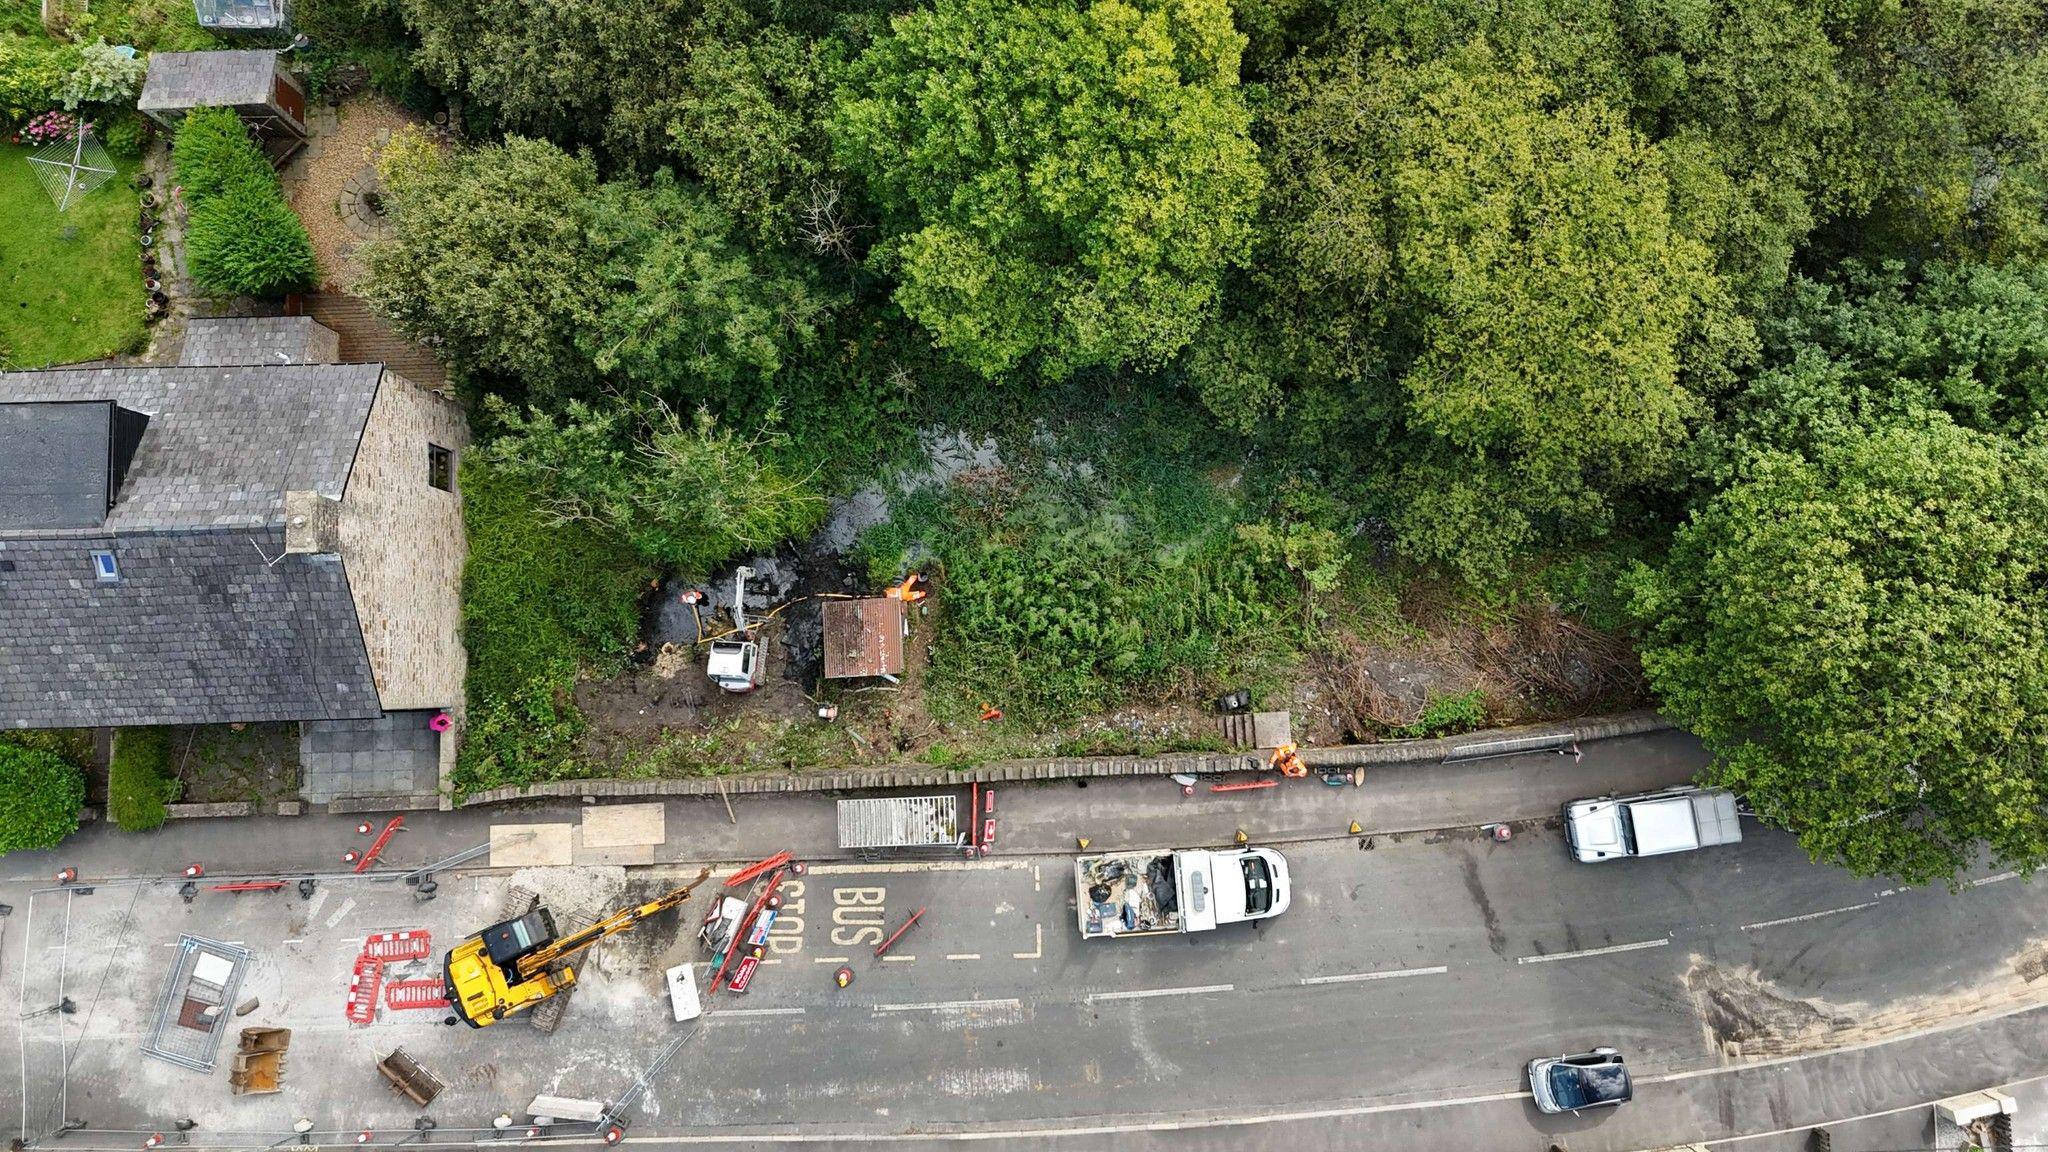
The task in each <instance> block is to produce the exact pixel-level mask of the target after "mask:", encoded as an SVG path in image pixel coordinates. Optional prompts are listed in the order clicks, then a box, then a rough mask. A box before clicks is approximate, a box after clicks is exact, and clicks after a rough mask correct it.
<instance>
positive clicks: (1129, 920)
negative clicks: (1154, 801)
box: [1074, 848, 1292, 940]
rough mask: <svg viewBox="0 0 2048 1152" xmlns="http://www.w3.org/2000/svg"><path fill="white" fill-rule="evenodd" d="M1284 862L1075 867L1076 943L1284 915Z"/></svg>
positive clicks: (1269, 853)
mask: <svg viewBox="0 0 2048 1152" xmlns="http://www.w3.org/2000/svg"><path fill="white" fill-rule="evenodd" d="M1291 896H1292V891H1291V890H1290V888H1289V887H1288V882H1287V860H1286V858H1285V857H1283V856H1281V855H1280V854H1279V853H1278V852H1275V851H1273V850H1272V849H1271V848H1233V849H1229V850H1227V851H1220V852H1213V851H1207V850H1204V849H1200V848H1183V849H1178V850H1174V851H1166V852H1127V853H1120V854H1109V855H1102V856H1082V857H1080V858H1079V859H1077V860H1075V861H1074V910H1075V913H1076V915H1078V916H1079V918H1080V922H1081V936H1082V938H1084V939H1088V940H1096V939H1100V938H1102V937H1105V936H1149V935H1159V934H1161V933H1166V932H1207V931H1208V930H1210V929H1211V928H1214V927H1216V926H1217V925H1219V924H1235V923H1237V922H1239V921H1242V920H1264V919H1266V918H1267V917H1269V916H1278V915H1279V914H1281V913H1282V912H1285V911H1287V903H1288V900H1289V899H1290V898H1291Z"/></svg>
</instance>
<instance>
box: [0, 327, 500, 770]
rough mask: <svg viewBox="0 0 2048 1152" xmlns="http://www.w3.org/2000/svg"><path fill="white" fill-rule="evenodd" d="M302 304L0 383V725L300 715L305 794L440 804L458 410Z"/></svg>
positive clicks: (447, 758) (455, 553) (457, 580)
mask: <svg viewBox="0 0 2048 1152" xmlns="http://www.w3.org/2000/svg"><path fill="white" fill-rule="evenodd" d="M337 351H338V341H337V339H336V337H335V334H334V333H333V332H332V331H331V330H329V329H327V328H324V327H322V326H321V325H319V324H317V323H315V322H313V321H312V320H310V319H306V318H303V317H279V318H267V319H230V320H195V321H193V322H192V325H191V328H190V331H189V333H188V337H187V341H186V345H185V350H184V356H183V358H182V359H181V361H180V363H179V364H178V365H177V366H175V367H78V368H62V369H53V370H49V371H40V372H4V373H0V668H4V669H6V675H5V676H4V677H0V728H79V727H91V728H118V727H124V726H131V725H170V724H231V723H243V722H298V723H299V724H300V752H301V771H302V785H303V788H304V793H305V796H306V798H307V799H309V800H315V801H328V800H333V799H337V798H346V797H361V796H380V795H381V796H394V795H401V794H411V795H415V796H424V795H428V794H431V793H432V792H433V791H434V790H435V789H436V788H437V787H438V786H439V783H440V781H441V780H442V779H443V778H444V773H445V771H446V768H447V766H448V765H449V764H451V763H452V760H453V749H454V738H453V735H454V734H453V732H452V731H451V732H449V733H447V734H446V735H443V734H442V733H441V732H438V731H436V730H435V729H436V724H435V719H434V718H435V717H436V716H438V715H439V714H440V713H442V712H448V713H450V714H451V715H459V711H460V708H461V703H462V688H463V676H464V671H465V667H466V661H465V655H464V652H463V648H462V638H461V599H460V588H461V580H462V564H463V560H464V557H465V554H466V551H467V549H466V545H465V541H464V536H463V530H462V509H461V497H460V494H459V493H458V492H457V491H456V486H455V481H456V471H457V465H458V463H459V460H460V456H461V453H462V452H463V450H464V448H465V447H466V446H467V444H468V442H469V435H468V429H467V424H466V422H465V420H464V418H463V413H462V410H461V408H460V407H459V406H458V405H456V404H455V403H453V402H452V401H450V400H448V399H446V398H444V397H442V396H440V395H437V394H435V393H433V392H430V391H428V390H426V389H423V388H420V387H418V386H416V385H414V384H412V383H411V382H409V381H407V380H406V379H405V378H403V377H401V376H399V375H397V374H395V373H393V372H391V371H389V370H387V369H386V368H385V367H384V366H383V365H381V364H342V363H336V362H335V361H336V360H337V359H338V354H337Z"/></svg>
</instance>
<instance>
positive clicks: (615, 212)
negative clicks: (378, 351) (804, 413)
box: [362, 136, 823, 402]
mask: <svg viewBox="0 0 2048 1152" xmlns="http://www.w3.org/2000/svg"><path fill="white" fill-rule="evenodd" d="M384 169H385V179H386V182H387V183H388V184H389V186H390V190H391V194H392V196H393V197H394V199H395V201H396V205H397V208H398V212H397V236H396V238H395V239H393V240H392V241H390V242H388V243H385V244H380V245H376V246H374V247H372V248H371V249H370V250H369V266H370V275H369V278H368V279H367V281H366V282H365V283H364V285H363V287H362V291H363V292H364V293H365V294H366V295H368V296H369V297H370V298H371V299H373V300H375V301H377V302H378V304H379V305H381V306H382V307H383V308H384V310H385V311H386V313H387V314H389V315H390V316H391V317H392V318H393V319H394V320H395V321H397V323H398V325H399V326H400V328H401V329H403V330H405V331H408V332H411V333H415V334H417V335H420V336H423V337H428V338H431V339H433V340H435V341H436V342H437V344H438V345H439V348H440V350H441V352H442V354H443V355H444V356H446V357H447V358H448V359H449V360H450V361H451V362H452V363H454V364H455V365H456V366H457V367H459V368H462V369H464V370H467V371H470V372H473V373H480V374H484V375H486V376H489V377H492V378H495V379H496V380H498V381H499V382H500V385H501V386H502V387H504V388H506V389H508V390H510V391H513V392H514V393H517V394H530V395H533V396H537V397H569V396H579V395H584V394H586V393H589V392H591V391H593V390H595V389H596V388H597V387H598V385H599V382H600V381H603V380H606V379H610V378H613V377H616V378H617V379H618V380H619V381H620V382H623V383H627V384H630V385H635V386H638V387H640V388H646V389H651V390H653V391H655V392H656V393H658V394H661V395H664V396H667V397H670V398H672V399H679V400H683V401H688V402H695V401H697V400H700V399H702V398H704V397H705V396H707V395H715V394H718V392H719V390H720V389H722V388H723V387H724V386H726V385H728V384H731V383H732V382H734V381H736V380H742V379H745V380H760V379H764V378H766V377H767V376H770V375H772V374H773V373H774V372H775V371H776V370H777V368H779V367H780V365H781V362H782V357H783V355H784V353H785V352H786V351H787V350H788V349H789V348H790V347H792V346H793V345H797V344H800V343H802V342H803V341H805V340H807V339H809V338H810V336H811V335H812V333H813V330H814V329H813V325H814V321H815V319H816V316H817V314H818V311H819V310H820V308H821V307H822V306H823V305H822V302H821V301H820V300H819V299H817V297H816V293H815V290H814V289H813V287H812V286H811V283H810V280H809V278H808V277H807V276H806V275H805V273H804V271H803V270H802V269H801V268H797V267H794V266H790V265H788V264H787V263H785V262H783V261H781V260H779V259H776V258H767V259H758V260H757V259H755V258H754V257H752V256H750V255H749V254H748V252H747V251H746V249H745V248H744V247H743V246H741V245H740V244H739V243H738V242H737V241H735V240H734V239H733V237H732V231H733V228H732V222H731V220H730V219H729V218H728V217H726V216H725V214H724V213H723V212H722V211H721V210H720V209H719V208H717V207H716V206H715V205H714V204H712V203H711V201H710V199H709V198H708V197H707V196H706V195H705V194H704V192H703V191H702V190H701V189H699V188H697V187H695V186H693V185H687V184H683V183H681V182H679V181H677V180H675V179H674V178H673V177H672V176H670V175H669V174H668V173H666V172H658V173H656V175H655V177H654V179H653V181H652V182H651V183H650V184H647V185H642V184H641V183H639V182H638V181H635V180H623V181H613V182H601V181H600V180H599V179H598V175H597V168H596V166H595V164H594V163H593V162H592V161H591V160H590V158H589V157H587V156H576V155H571V154H569V153H566V152H563V151H562V150H561V149H559V148H556V147H555V146H554V145H552V144H548V143H546V142H544V141H538V140H527V139H523V138H520V137H516V136H515V137H511V138H508V139H507V140H506V141H505V142H504V143H503V144H501V145H493V146H490V147H486V148H477V149H471V150H467V151H462V152H457V153H455V154H453V155H443V154H441V153H439V152H437V151H435V150H434V149H432V148H431V147H429V146H426V145H424V144H421V143H417V142H415V143H414V144H412V145H410V146H406V147H401V148H398V149H394V150H392V151H391V152H389V153H387V154H386V157H385V161H384Z"/></svg>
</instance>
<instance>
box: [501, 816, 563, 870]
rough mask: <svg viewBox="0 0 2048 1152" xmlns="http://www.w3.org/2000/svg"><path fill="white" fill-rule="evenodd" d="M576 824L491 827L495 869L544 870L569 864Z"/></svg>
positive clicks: (503, 825)
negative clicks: (571, 839)
mask: <svg viewBox="0 0 2048 1152" xmlns="http://www.w3.org/2000/svg"><path fill="white" fill-rule="evenodd" d="M575 830H576V826H575V825H574V824H493V825H491V867H493V868H542V867H550V866H555V865H562V864H568V863H570V861H571V857H572V855H573V849H572V848H571V846H570V833H572V832H574V831H575Z"/></svg>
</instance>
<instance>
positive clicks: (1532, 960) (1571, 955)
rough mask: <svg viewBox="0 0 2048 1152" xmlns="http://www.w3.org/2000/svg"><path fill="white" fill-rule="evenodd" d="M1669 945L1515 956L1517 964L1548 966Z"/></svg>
mask: <svg viewBox="0 0 2048 1152" xmlns="http://www.w3.org/2000/svg"><path fill="white" fill-rule="evenodd" d="M1669 943H1671V937H1669V936H1666V937H1664V938H1663V939H1662V940H1639V941H1637V942H1636V943H1634V944H1609V945H1608V946H1607V947H1605V948H1582V949H1580V950H1579V951H1577V952H1550V953H1547V954H1545V955H1542V956H1517V957H1515V963H1517V964H1548V963H1550V962H1551V961H1552V960H1578V959H1582V958H1584V957H1587V956H1611V955H1613V954H1614V953H1616V952H1640V951H1642V950H1643V949H1645V948H1662V947H1663V946H1665V945H1666V944H1669Z"/></svg>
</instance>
